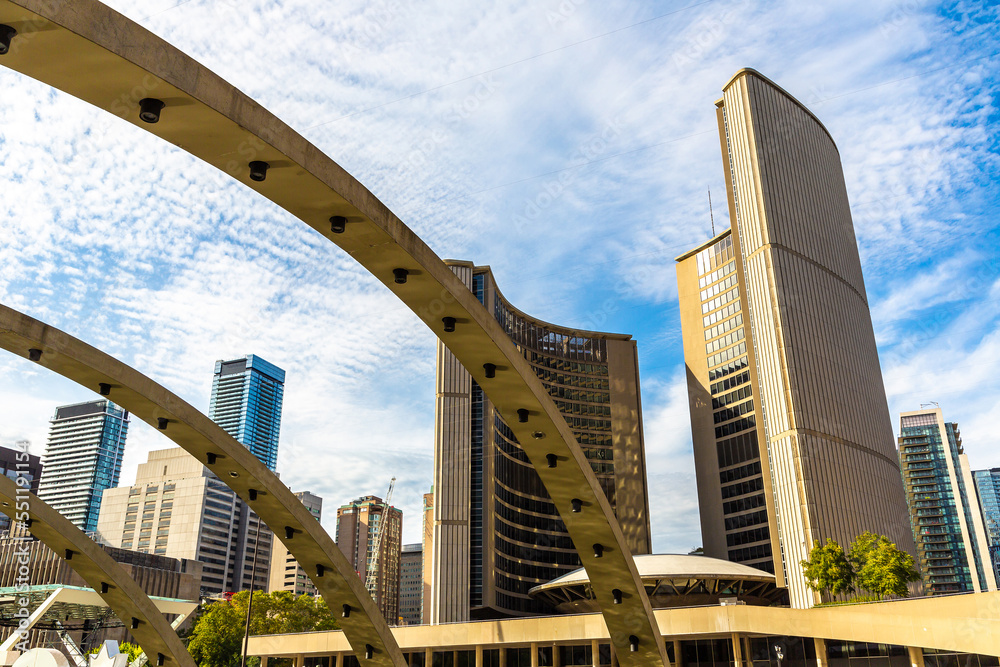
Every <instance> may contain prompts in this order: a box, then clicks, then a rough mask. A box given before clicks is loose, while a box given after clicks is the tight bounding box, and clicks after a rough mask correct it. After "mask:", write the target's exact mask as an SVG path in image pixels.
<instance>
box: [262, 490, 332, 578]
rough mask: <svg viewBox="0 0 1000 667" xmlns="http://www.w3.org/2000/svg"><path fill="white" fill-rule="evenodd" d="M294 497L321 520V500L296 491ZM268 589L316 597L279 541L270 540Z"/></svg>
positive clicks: (304, 574) (302, 573)
mask: <svg viewBox="0 0 1000 667" xmlns="http://www.w3.org/2000/svg"><path fill="white" fill-rule="evenodd" d="M295 497H296V498H298V499H299V500H301V501H302V504H303V505H305V507H306V509H307V510H309V513H310V514H312V515H313V516H314V517H315V518H316V520H317V521H319V520H320V519H321V518H322V516H323V499H322V498H320V497H319V496H317V495H315V494H313V493H310V492H308V491H298V492H296V493H295ZM269 588H270V590H271V592H272V593H273V592H274V591H289V592H291V593H293V594H294V595H296V596H299V595H316V586H314V585H313V582H312V580H311V579H310V578H309V575H308V574H306V571H305V569H304V568H303V567H302V566H301V565H299V563H298V561H296V560H295V557H294V556H292V554H291V552H290V551H289V550H288V549H287V548H285V545H284V544H282V543H281V540H272V551H271V584H270V586H269Z"/></svg>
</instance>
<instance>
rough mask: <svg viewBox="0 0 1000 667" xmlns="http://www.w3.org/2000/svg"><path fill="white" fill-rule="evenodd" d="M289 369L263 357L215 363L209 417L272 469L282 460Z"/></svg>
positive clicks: (252, 356) (250, 356)
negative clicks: (280, 442)
mask: <svg viewBox="0 0 1000 667" xmlns="http://www.w3.org/2000/svg"><path fill="white" fill-rule="evenodd" d="M284 387H285V371H283V370H281V369H280V368H278V367H277V366H275V365H274V364H271V363H268V362H267V361H265V360H263V359H261V358H260V357H258V356H256V355H253V354H248V355H247V356H245V357H243V358H240V359H232V360H230V361H221V360H220V361H216V362H215V379H214V380H212V401H211V403H210V404H209V408H208V416H209V417H210V418H211V419H212V420H213V421H215V423H216V424H218V425H219V426H221V427H222V428H224V429H226V432H227V433H229V434H230V435H231V436H233V437H234V438H236V439H237V440H239V441H240V442H241V443H242V444H243V445H244V446H245V447H246V448H247V449H249V450H250V451H251V452H253V453H254V455H255V456H256V457H257V458H258V459H260V460H261V462H263V463H264V465H266V466H267V467H268V468H269V469H270V470H274V469H275V466H276V465H277V463H278V432H279V431H280V430H281V401H282V397H283V395H284Z"/></svg>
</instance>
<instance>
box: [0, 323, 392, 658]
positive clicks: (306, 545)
mask: <svg viewBox="0 0 1000 667" xmlns="http://www.w3.org/2000/svg"><path fill="white" fill-rule="evenodd" d="M0 348H3V349H5V350H8V351H10V352H13V353H14V354H17V355H19V356H23V357H28V358H29V359H32V360H36V361H37V363H39V364H40V365H42V366H44V367H46V368H48V369H49V370H52V371H55V372H56V373H59V374H60V375H62V376H64V377H66V378H69V379H70V380H73V381H74V382H76V383H78V384H80V385H82V386H84V387H87V388H88V389H91V390H94V391H98V390H100V388H101V385H102V384H104V385H107V387H105V389H106V390H107V392H108V393H107V396H108V398H109V399H111V400H112V401H114V402H115V403H116V404H117V405H120V406H122V407H123V408H126V409H127V410H128V411H129V412H131V413H132V414H133V415H134V416H136V417H138V418H139V419H142V420H143V421H145V422H146V423H148V424H150V425H151V426H153V427H154V428H157V429H159V430H161V431H162V432H163V434H164V435H166V436H167V437H168V438H170V439H171V440H173V441H174V442H175V443H176V444H178V445H180V446H181V447H183V448H184V449H185V450H187V451H188V452H189V453H190V454H191V455H193V456H194V457H195V458H197V459H198V460H200V461H201V462H203V463H204V464H205V465H207V466H208V468H209V469H210V470H212V472H214V473H215V474H216V475H217V476H218V477H219V479H221V480H222V481H223V482H225V483H226V484H227V485H229V488H231V489H233V490H234V491H235V492H236V493H238V494H239V496H240V497H241V498H242V499H243V501H244V502H246V503H247V504H248V505H250V507H251V508H253V510H254V512H256V513H257V515H258V516H259V517H260V519H261V520H262V521H263V522H264V523H266V524H267V525H268V526H269V527H270V528H271V529H272V530H274V532H275V534H276V535H277V536H278V538H279V539H281V541H282V542H283V543H284V544H285V546H286V547H288V550H289V551H290V552H291V553H292V555H293V556H294V557H295V559H296V560H297V561H298V562H299V564H300V565H302V567H303V568H304V569H305V570H306V571H307V572H308V573H309V574H310V576H311V577H312V581H313V583H315V584H316V588H317V589H318V590H319V592H320V594H321V595H322V596H323V598H324V599H325V600H326V601H327V604H328V605H329V606H330V608H331V609H333V610H342V609H343V610H345V611H346V610H348V609H349V612H347V616H346V617H341V618H340V619H339V623H340V626H341V628H343V630H344V635H345V636H346V637H347V639H348V641H349V642H350V643H351V647H352V648H353V649H354V650H355V652H356V654H357V656H358V659H359V660H360V661H361V663H362V664H365V665H378V666H379V667H405V665H406V663H405V662H404V660H403V654H402V652H400V650H399V646H398V645H397V644H396V640H395V639H394V638H393V636H392V632H391V631H390V630H389V626H388V624H387V623H386V622H385V619H383V618H382V615H381V614H380V613H379V611H378V607H376V606H375V602H374V601H373V600H372V598H371V596H370V595H369V594H368V591H367V590H365V587H364V583H363V582H362V581H361V580H360V579H359V578H358V576H357V573H356V572H355V571H354V567H353V566H352V565H351V564H350V563H349V562H348V560H347V558H346V557H345V556H344V554H343V553H342V552H341V551H340V548H339V547H338V546H337V545H336V543H335V542H334V541H333V539H332V538H331V537H330V535H329V534H328V533H327V532H326V531H325V530H324V529H323V527H322V526H321V525H320V523H319V521H316V518H315V517H314V516H313V515H312V514H311V513H310V512H309V510H307V509H306V508H305V506H304V505H303V504H302V501H300V500H299V499H298V498H296V497H295V496H294V495H292V492H291V491H290V490H289V488H288V487H287V486H285V484H284V483H283V482H281V481H280V480H279V479H278V477H277V476H276V475H275V474H274V473H273V472H271V471H270V470H269V469H268V468H267V467H266V466H265V465H264V464H263V463H261V462H260V461H259V460H258V459H257V457H256V456H254V455H253V454H252V453H251V452H250V450H249V449H247V448H246V447H244V446H243V445H242V444H240V443H239V441H237V440H236V439H235V438H233V437H232V436H231V435H229V434H228V433H226V431H225V430H223V429H222V427H221V426H219V425H218V424H216V423H215V422H213V421H212V420H211V419H209V418H208V417H207V416H205V415H204V414H202V413H201V412H199V411H198V410H197V409H195V408H194V407H193V406H191V405H190V404H188V403H186V402H185V401H184V400H183V399H181V398H180V397H178V396H177V395H175V394H173V393H171V392H170V391H168V390H167V389H165V388H164V387H162V386H161V385H159V384H157V383H156V382H154V381H152V380H150V379H149V378H147V377H146V376H144V375H142V374H141V373H139V372H138V371H137V370H135V369H133V368H131V367H129V366H127V365H125V364H123V363H122V362H120V361H118V360H116V359H114V358H112V357H111V356H109V355H107V354H104V353H103V352H101V351H100V350H97V349H96V348H94V347H91V346H90V345H87V344H86V343H84V342H83V341H81V340H78V339H76V338H74V337H72V336H70V335H69V334H66V333H64V332H62V331H60V330H58V329H55V328H53V327H50V326H48V325H47V324H45V323H43V322H39V321H38V320H35V319H33V318H31V317H28V316H27V315H24V314H23V313H19V312H18V311H16V310H13V309H11V308H8V307H6V306H4V305H2V304H0ZM53 511H54V510H53ZM64 520H65V519H64ZM88 583H89V582H88ZM367 655H370V656H371V657H370V658H368V657H366V656H367Z"/></svg>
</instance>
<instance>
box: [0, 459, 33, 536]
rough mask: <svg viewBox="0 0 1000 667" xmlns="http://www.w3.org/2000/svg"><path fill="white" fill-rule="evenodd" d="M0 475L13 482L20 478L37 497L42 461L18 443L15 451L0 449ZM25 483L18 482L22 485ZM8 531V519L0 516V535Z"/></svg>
mask: <svg viewBox="0 0 1000 667" xmlns="http://www.w3.org/2000/svg"><path fill="white" fill-rule="evenodd" d="M0 474H2V475H6V476H7V477H10V478H11V479H12V480H14V481H15V482H16V481H17V480H18V479H19V478H20V479H23V480H26V482H27V484H28V486H27V489H28V490H29V491H31V492H32V493H34V494H35V495H38V482H39V481H41V477H42V459H41V457H39V456H35V455H33V454H29V453H28V443H27V442H26V441H22V442H18V443H17V448H16V449H9V448H7V447H0ZM24 483H25V482H20V484H24ZM9 530H10V517H9V516H7V515H6V514H0V533H4V532H7V531H9Z"/></svg>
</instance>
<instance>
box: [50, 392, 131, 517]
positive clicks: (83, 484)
mask: <svg viewBox="0 0 1000 667" xmlns="http://www.w3.org/2000/svg"><path fill="white" fill-rule="evenodd" d="M128 423H129V416H128V412H127V411H126V410H123V409H122V408H119V407H118V406H117V405H115V404H114V403H112V402H111V401H108V400H104V399H101V400H98V401H88V402H86V403H76V404H74V405H63V406H60V407H58V408H56V412H55V415H53V417H52V421H51V422H50V424H51V427H50V428H49V441H48V444H47V445H46V447H45V458H44V464H43V468H42V475H41V480H40V481H39V484H38V497H39V498H41V499H42V500H44V501H45V502H46V503H48V504H49V505H51V506H52V507H54V508H55V509H56V510H58V511H59V512H60V513H61V514H62V515H63V516H64V517H66V518H67V519H69V520H70V521H72V522H73V524H74V525H75V526H77V527H78V528H80V529H81V530H83V531H84V532H93V531H94V530H96V529H97V517H98V515H99V514H100V512H101V496H102V494H103V492H104V490H105V489H110V488H113V487H115V486H117V485H118V475H119V473H120V472H121V468H122V456H123V455H124V453H125V438H126V437H127V436H128Z"/></svg>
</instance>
